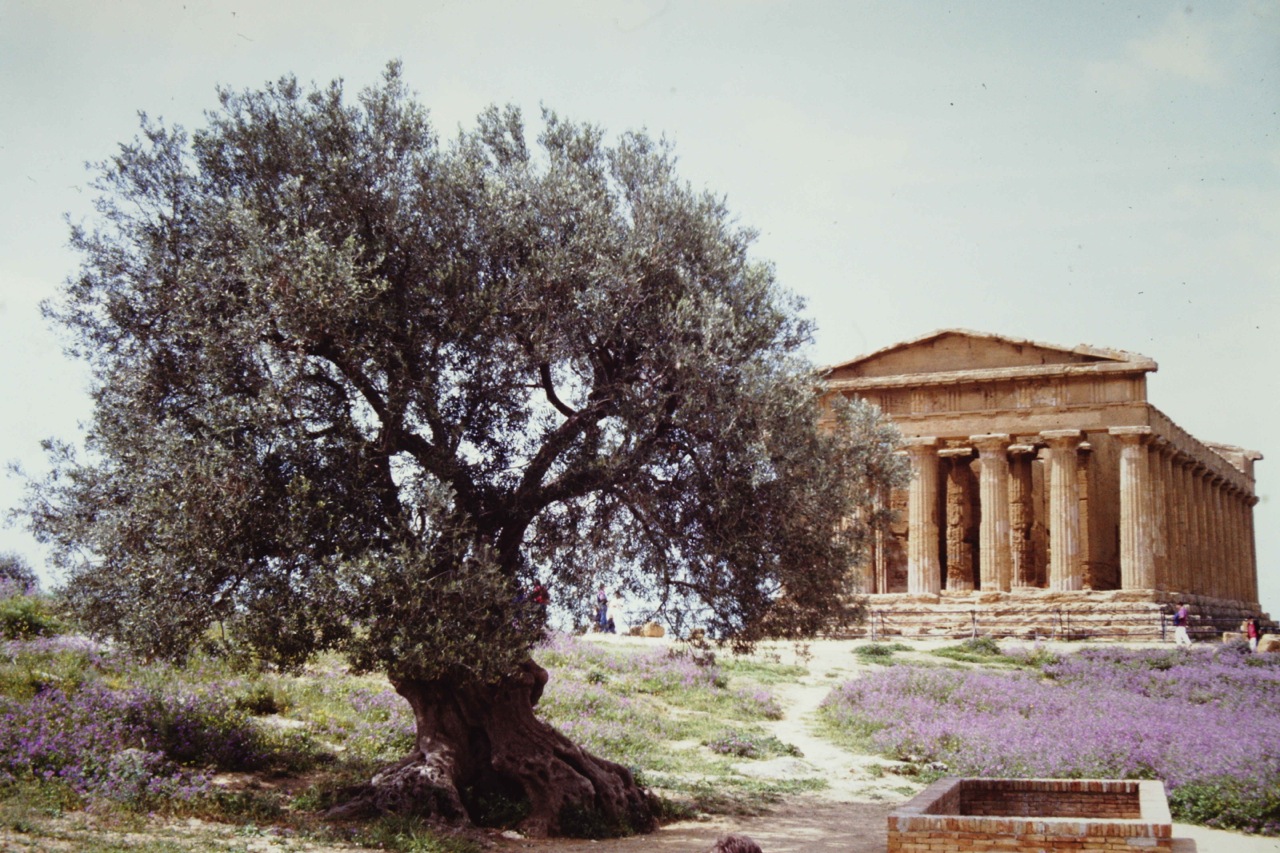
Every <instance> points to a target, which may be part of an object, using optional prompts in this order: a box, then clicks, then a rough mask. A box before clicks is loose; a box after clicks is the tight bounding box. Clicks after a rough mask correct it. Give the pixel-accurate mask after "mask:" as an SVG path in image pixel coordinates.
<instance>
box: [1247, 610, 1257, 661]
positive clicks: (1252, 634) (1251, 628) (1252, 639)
mask: <svg viewBox="0 0 1280 853" xmlns="http://www.w3.org/2000/svg"><path fill="white" fill-rule="evenodd" d="M1258 634H1259V631H1258V617H1256V616H1250V617H1249V618H1248V619H1246V620H1245V623H1244V635H1245V636H1246V637H1248V638H1249V651H1251V652H1256V651H1257V650H1258Z"/></svg>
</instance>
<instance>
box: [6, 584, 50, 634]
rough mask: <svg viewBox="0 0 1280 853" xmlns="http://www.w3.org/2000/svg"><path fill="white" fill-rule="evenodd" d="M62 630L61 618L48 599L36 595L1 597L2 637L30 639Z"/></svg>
mask: <svg viewBox="0 0 1280 853" xmlns="http://www.w3.org/2000/svg"><path fill="white" fill-rule="evenodd" d="M61 632H62V623H61V620H59V619H58V618H57V617H56V616H55V615H54V614H53V612H52V610H51V608H50V607H49V603H48V601H47V600H46V599H44V598H41V597H39V596H34V595H15V596H11V597H9V598H3V599H0V638H3V639H6V640H30V639H33V638H35V637H50V636H53V635H54V634H59V633H61Z"/></svg>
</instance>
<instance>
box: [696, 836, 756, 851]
mask: <svg viewBox="0 0 1280 853" xmlns="http://www.w3.org/2000/svg"><path fill="white" fill-rule="evenodd" d="M707 853H764V851H763V850H761V849H760V845H759V844H756V843H755V842H754V841H752V840H751V839H750V838H747V836H745V835H725V836H723V837H721V838H720V839H719V840H718V841H716V843H715V846H714V847H712V848H711V849H710V850H708V851H707Z"/></svg>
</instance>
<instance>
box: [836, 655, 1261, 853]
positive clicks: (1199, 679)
mask: <svg viewBox="0 0 1280 853" xmlns="http://www.w3.org/2000/svg"><path fill="white" fill-rule="evenodd" d="M1043 657H1044V656H1042V655H1034V654H1028V653H1026V652H1025V651H1021V650H1020V651H1017V652H1014V653H1012V654H1011V655H1010V658H1009V659H1011V660H1015V661H1016V660H1019V659H1020V660H1032V659H1035V660H1042V659H1043ZM822 713H823V715H824V717H825V719H826V720H827V721H828V722H829V723H830V724H831V726H832V727H833V728H834V729H835V730H836V731H837V732H839V733H840V734H841V735H842V737H843V739H844V740H845V741H846V742H852V743H856V744H858V745H860V746H863V747H866V748H869V749H871V750H873V751H875V752H879V753H882V754H886V755H889V756H891V757H894V758H897V759H901V760H905V761H909V762H912V763H914V764H916V765H917V766H920V767H923V768H926V771H927V772H932V773H937V774H942V773H945V774H947V775H963V776H1003V777H1067V778H1084V777H1103V778H1137V779H1163V780H1164V782H1165V785H1166V787H1167V789H1168V791H1169V796H1170V806H1171V808H1172V809H1173V812H1174V817H1175V819H1179V820H1186V821H1190V822H1196V823H1205V824H1209V825H1213V826H1223V827H1232V828H1239V829H1244V830H1247V831H1250V832H1260V833H1266V834H1280V655H1249V654H1241V653H1240V652H1239V651H1238V650H1237V649H1236V648H1235V647H1217V648H1205V647H1200V648H1195V649H1192V650H1164V649H1150V650H1126V649H1122V648H1089V649H1084V650H1082V651H1080V652H1078V653H1075V654H1071V655H1067V656H1063V657H1061V658H1050V659H1049V660H1048V662H1044V663H1041V664H1040V665H1038V666H1032V667H1027V668H1020V669H1011V670H994V669H988V668H983V669H955V668H944V667H934V666H907V665H902V666H891V667H888V668H885V669H882V670H877V671H875V672H872V673H869V674H868V675H866V676H865V677H862V678H859V679H856V680H853V681H849V682H846V683H845V684H843V685H842V686H841V687H839V688H838V689H837V690H835V691H833V693H832V694H831V695H830V696H829V697H828V698H827V700H826V701H825V703H824V705H823V709H822Z"/></svg>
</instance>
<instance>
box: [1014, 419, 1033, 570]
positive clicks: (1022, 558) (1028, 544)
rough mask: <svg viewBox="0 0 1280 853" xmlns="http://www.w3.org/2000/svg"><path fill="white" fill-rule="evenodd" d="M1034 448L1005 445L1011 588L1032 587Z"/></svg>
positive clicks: (1026, 445)
mask: <svg viewBox="0 0 1280 853" xmlns="http://www.w3.org/2000/svg"><path fill="white" fill-rule="evenodd" d="M1035 452H1036V449H1035V447H1033V446H1031V445H1029V444H1013V445H1010V446H1009V454H1010V456H1011V459H1010V460H1009V474H1010V476H1009V539H1010V542H1009V561H1010V564H1011V571H1012V574H1013V586H1015V587H1023V588H1026V587H1034V586H1035V585H1036V566H1035V563H1034V559H1035V548H1034V547H1033V544H1032V541H1031V526H1032V524H1033V523H1034V519H1035V516H1034V508H1033V505H1032V498H1031V491H1032V480H1031V460H1032V459H1033V458H1034V457H1035Z"/></svg>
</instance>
